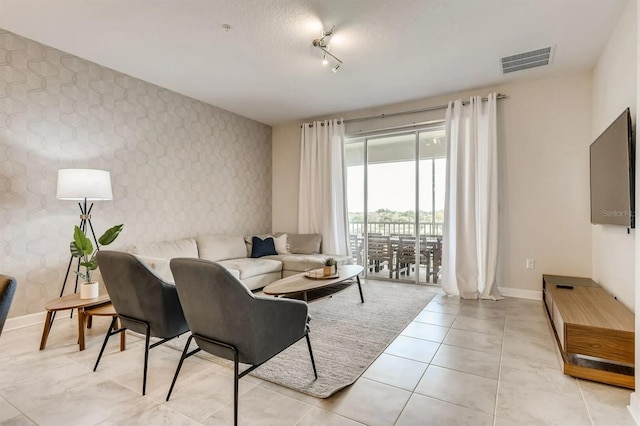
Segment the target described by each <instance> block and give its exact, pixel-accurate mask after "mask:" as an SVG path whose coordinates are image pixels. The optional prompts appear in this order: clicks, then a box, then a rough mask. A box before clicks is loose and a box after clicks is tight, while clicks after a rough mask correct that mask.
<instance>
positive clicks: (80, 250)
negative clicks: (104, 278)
mask: <svg viewBox="0 0 640 426" xmlns="http://www.w3.org/2000/svg"><path fill="white" fill-rule="evenodd" d="M123 226H124V225H116V226H114V227H112V228H109V229H107V230H106V231H105V233H104V234H102V236H101V237H100V238H98V244H100V245H102V246H106V245H109V244H111V243H112V242H114V241H115V239H116V238H118V235H119V234H120V231H122V227H123ZM97 252H98V247H96V249H95V250H94V249H93V244H92V243H91V240H90V239H89V238H87V236H86V235H85V234H84V232H83V231H82V229H80V228H79V227H78V226H75V227H74V230H73V241H71V255H72V256H73V257H78V258H80V266H82V267H84V268H85V269H84V270H85V272H84V273H83V272H81V271H76V274H78V276H79V277H80V278H82V279H84V282H83V283H82V284H81V285H80V298H81V299H93V298H94V297H98V283H97V282H93V281H92V280H91V273H92V271H95V270H96V269H98V259H96V253H97Z"/></svg>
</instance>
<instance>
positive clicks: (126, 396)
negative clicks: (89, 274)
mask: <svg viewBox="0 0 640 426" xmlns="http://www.w3.org/2000/svg"><path fill="white" fill-rule="evenodd" d="M107 323H108V319H106V318H105V319H100V318H95V319H94V328H93V329H92V330H89V331H88V336H87V350H85V351H84V352H78V351H77V346H76V345H75V344H74V342H75V339H76V328H75V327H76V323H75V319H74V320H70V319H68V317H66V318H61V319H59V320H58V321H56V324H55V325H54V328H53V330H52V332H51V336H50V338H49V342H48V345H47V348H46V350H44V351H38V345H39V339H40V333H41V327H40V326H34V327H27V328H23V329H20V330H14V331H9V332H4V333H3V335H2V337H0V425H33V424H38V425H75V424H77V425H83V426H86V425H97V424H100V425H129V424H135V425H198V424H204V425H230V424H232V419H233V410H232V403H231V400H232V386H233V385H232V383H233V379H232V372H231V370H230V369H227V368H225V367H222V366H220V365H218V364H214V363H211V362H208V361H205V360H202V359H200V358H197V357H192V358H190V359H189V362H186V363H185V365H184V367H183V370H182V372H181V376H180V382H179V387H178V388H176V391H175V392H174V394H173V396H172V398H171V401H169V402H165V401H164V398H165V395H166V392H167V390H168V387H169V384H170V382H171V378H172V376H173V373H174V370H175V367H176V364H177V362H178V360H179V357H180V353H179V352H178V351H176V350H173V349H171V348H166V347H158V348H156V349H154V350H152V352H151V356H150V367H149V382H148V385H147V386H148V387H147V395H146V396H144V397H143V396H141V395H140V388H141V381H142V379H141V367H142V354H143V348H142V341H140V340H137V339H135V338H132V337H128V347H127V350H126V351H125V352H122V353H121V352H119V351H118V342H117V339H112V342H110V344H109V347H108V348H107V353H106V356H105V358H103V361H102V362H101V365H100V368H99V369H98V372H96V373H93V372H92V371H91V369H92V367H93V363H94V362H95V359H96V356H97V353H98V351H99V348H100V344H101V341H102V338H103V333H104V331H105V330H106V328H107V326H108V324H107ZM240 393H241V397H240V424H243V425H299V426H302V425H337V426H343V425H344V426H348V425H359V424H366V425H403V426H404V425H475V424H478V425H492V424H493V425H505V426H506V425H528V424H532V425H534V424H540V425H550V424H558V425H622V426H624V425H633V424H634V422H633V420H632V419H631V416H630V415H629V413H628V412H627V409H626V405H627V404H628V403H629V393H630V392H629V391H627V390H624V389H620V388H616V387H611V386H606V385H601V384H597V383H592V382H587V381H582V380H576V379H573V378H570V377H568V376H564V375H563V374H562V373H561V370H560V356H559V353H558V351H557V349H556V346H555V341H554V339H553V336H552V334H551V331H550V329H549V326H548V323H547V320H546V317H545V315H544V311H543V307H542V302H540V301H531V300H524V299H513V298H510V299H506V300H503V301H499V302H492V301H468V300H460V299H458V298H450V297H446V296H444V295H441V294H439V295H437V296H436V297H435V298H434V299H433V300H432V301H431V302H430V303H429V304H428V305H427V306H426V307H425V309H424V310H423V311H422V312H421V313H420V314H418V316H417V317H416V318H415V320H414V321H413V322H412V323H411V324H409V326H407V328H406V329H405V330H404V331H403V332H402V334H401V335H400V336H398V338H397V339H396V340H395V341H394V342H393V343H392V344H391V345H390V346H389V347H388V348H387V350H386V351H385V353H384V354H382V355H381V356H380V357H379V358H378V359H377V360H376V361H375V362H374V363H373V364H372V365H371V366H370V367H369V369H368V370H367V371H366V372H365V373H364V374H363V376H362V377H361V378H360V379H359V380H358V381H357V382H356V383H355V384H354V385H352V386H350V387H348V388H346V389H345V390H343V391H341V392H339V393H337V394H335V395H334V396H332V397H331V398H328V399H326V400H321V399H316V398H313V397H309V396H307V395H303V394H300V393H297V392H295V391H292V390H290V389H286V388H282V387H280V386H278V385H274V384H272V383H269V382H266V381H262V380H259V379H256V378H254V377H251V376H247V377H245V378H244V379H242V380H241V386H240Z"/></svg>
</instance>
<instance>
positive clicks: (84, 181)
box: [56, 169, 113, 200]
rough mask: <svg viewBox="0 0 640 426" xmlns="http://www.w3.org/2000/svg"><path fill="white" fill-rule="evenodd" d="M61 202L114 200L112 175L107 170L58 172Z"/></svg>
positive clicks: (58, 196)
mask: <svg viewBox="0 0 640 426" xmlns="http://www.w3.org/2000/svg"><path fill="white" fill-rule="evenodd" d="M56 197H57V198H58V199H59V200H84V199H85V198H86V199H87V200H113V193H112V192H111V174H110V173H109V172H108V171H106V170H94V169H60V170H58V192H57V195H56Z"/></svg>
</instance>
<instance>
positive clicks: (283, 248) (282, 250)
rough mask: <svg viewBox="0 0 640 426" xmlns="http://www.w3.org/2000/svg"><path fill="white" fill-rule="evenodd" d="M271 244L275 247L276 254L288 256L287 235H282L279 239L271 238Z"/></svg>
mask: <svg viewBox="0 0 640 426" xmlns="http://www.w3.org/2000/svg"><path fill="white" fill-rule="evenodd" d="M273 244H274V245H275V246H276V251H277V252H278V254H289V253H290V252H289V241H288V236H287V234H282V235H280V236H279V237H273Z"/></svg>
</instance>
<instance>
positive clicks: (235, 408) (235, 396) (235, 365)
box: [233, 350, 240, 426]
mask: <svg viewBox="0 0 640 426" xmlns="http://www.w3.org/2000/svg"><path fill="white" fill-rule="evenodd" d="M238 358H239V357H238V351H236V350H234V351H233V424H234V426H238V387H239V383H238V382H239V381H240V376H239V364H240V360H239V359H238Z"/></svg>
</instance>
